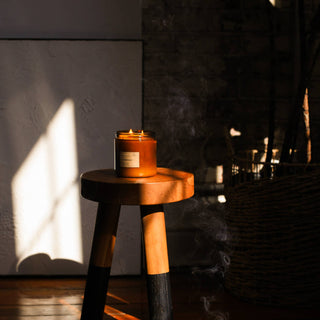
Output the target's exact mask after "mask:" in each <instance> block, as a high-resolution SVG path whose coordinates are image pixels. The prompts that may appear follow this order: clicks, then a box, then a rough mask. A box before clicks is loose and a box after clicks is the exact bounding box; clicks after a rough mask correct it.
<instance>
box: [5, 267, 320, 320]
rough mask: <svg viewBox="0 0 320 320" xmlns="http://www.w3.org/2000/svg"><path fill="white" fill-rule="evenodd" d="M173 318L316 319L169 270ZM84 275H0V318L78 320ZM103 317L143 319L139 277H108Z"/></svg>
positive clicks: (304, 312)
mask: <svg viewBox="0 0 320 320" xmlns="http://www.w3.org/2000/svg"><path fill="white" fill-rule="evenodd" d="M171 283H172V284H171V286H172V300H173V307H174V319H175V320H182V319H183V320H188V319H190V320H191V319H192V320H198V319H213V320H227V319H228V320H240V319H241V320H264V319H265V320H266V319H268V320H280V319H281V320H286V319H295V320H316V319H317V320H318V319H320V312H319V310H308V309H286V308H270V307H265V306H256V305H253V304H249V303H245V302H242V301H239V300H237V299H235V298H234V297H232V296H231V295H229V294H228V293H226V292H224V290H223V289H222V288H221V287H220V286H216V285H215V284H214V283H213V282H212V281H210V279H208V278H205V277H199V276H195V275H194V274H192V273H185V272H184V273H179V272H173V273H171ZM84 285H85V279H84V278H3V277H2V278H0V320H4V319H5V320H31V319H32V320H40V319H41V320H62V319H63V320H76V319H80V314H81V305H82V298H83V291H84ZM104 319H105V320H106V319H108V320H110V319H116V320H147V319H148V304H147V294H146V285H145V279H144V277H143V276H141V277H138V276H137V277H135V276H132V277H112V278H111V279H110V283H109V292H108V297H107V305H106V307H105V316H104Z"/></svg>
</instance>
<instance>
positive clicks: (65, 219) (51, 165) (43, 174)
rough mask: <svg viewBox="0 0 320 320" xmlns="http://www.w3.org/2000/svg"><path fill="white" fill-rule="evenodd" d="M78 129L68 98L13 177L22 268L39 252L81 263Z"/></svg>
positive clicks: (72, 107) (71, 104) (15, 216)
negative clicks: (24, 263)
mask: <svg viewBox="0 0 320 320" xmlns="http://www.w3.org/2000/svg"><path fill="white" fill-rule="evenodd" d="M75 129H76V128H75V119H74V103H73V101H72V100H69V99H68V100H65V101H64V102H63V103H62V104H61V106H60V108H59V110H58V111H57V113H56V114H55V116H54V117H53V119H52V121H51V122H50V124H49V125H48V127H47V130H46V132H45V133H44V134H43V135H42V136H41V137H40V138H39V139H38V141H37V142H36V144H35V145H34V147H33V149H32V150H31V151H30V153H29V155H28V156H27V158H26V159H25V161H24V162H23V164H22V165H21V167H20V168H19V170H18V171H17V173H16V174H15V176H14V177H13V180H12V197H13V213H14V223H15V237H16V238H15V241H16V256H17V259H18V265H19V263H20V262H22V261H23V260H24V259H25V258H27V257H28V256H30V255H34V254H37V253H46V254H48V255H49V256H50V258H51V259H52V260H53V259H68V260H74V261H76V262H79V263H82V262H83V257H82V242H81V221H80V204H79V187H78V181H77V179H78V167H77V150H76V135H75ZM18 265H17V267H18Z"/></svg>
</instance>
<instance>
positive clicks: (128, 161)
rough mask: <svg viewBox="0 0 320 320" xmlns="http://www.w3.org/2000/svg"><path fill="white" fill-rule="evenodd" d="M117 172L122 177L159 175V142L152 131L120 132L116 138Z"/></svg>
mask: <svg viewBox="0 0 320 320" xmlns="http://www.w3.org/2000/svg"><path fill="white" fill-rule="evenodd" d="M115 164H116V172H117V175H118V176H120V177H133V178H138V177H151V176H154V175H156V173H157V141H156V139H155V135H154V133H153V132H151V131H143V130H134V131H133V130H131V129H130V130H129V131H118V132H117V134H116V138H115Z"/></svg>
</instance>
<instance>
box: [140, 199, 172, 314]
mask: <svg viewBox="0 0 320 320" xmlns="http://www.w3.org/2000/svg"><path fill="white" fill-rule="evenodd" d="M140 210H141V218H142V225H143V235H144V244H145V253H146V264H147V286H148V300H149V313H150V320H171V319H172V302H171V289H170V279H169V260H168V250H167V236H166V226H165V218H164V211H163V206H162V205H152V206H140Z"/></svg>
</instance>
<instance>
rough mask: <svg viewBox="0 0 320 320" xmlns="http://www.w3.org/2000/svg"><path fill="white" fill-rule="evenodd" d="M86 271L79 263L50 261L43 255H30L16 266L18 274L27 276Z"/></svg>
mask: <svg viewBox="0 0 320 320" xmlns="http://www.w3.org/2000/svg"><path fill="white" fill-rule="evenodd" d="M86 271H87V270H86V269H85V268H84V266H83V264H81V263H78V262H76V261H72V260H67V259H53V260H52V259H51V258H50V257H49V255H47V254H44V253H39V254H34V255H31V256H29V257H27V258H26V259H24V260H23V261H22V262H21V263H20V264H19V265H18V266H17V272H18V273H20V274H28V275H39V274H41V275H52V274H55V275H74V274H84V273H85V272H86Z"/></svg>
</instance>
